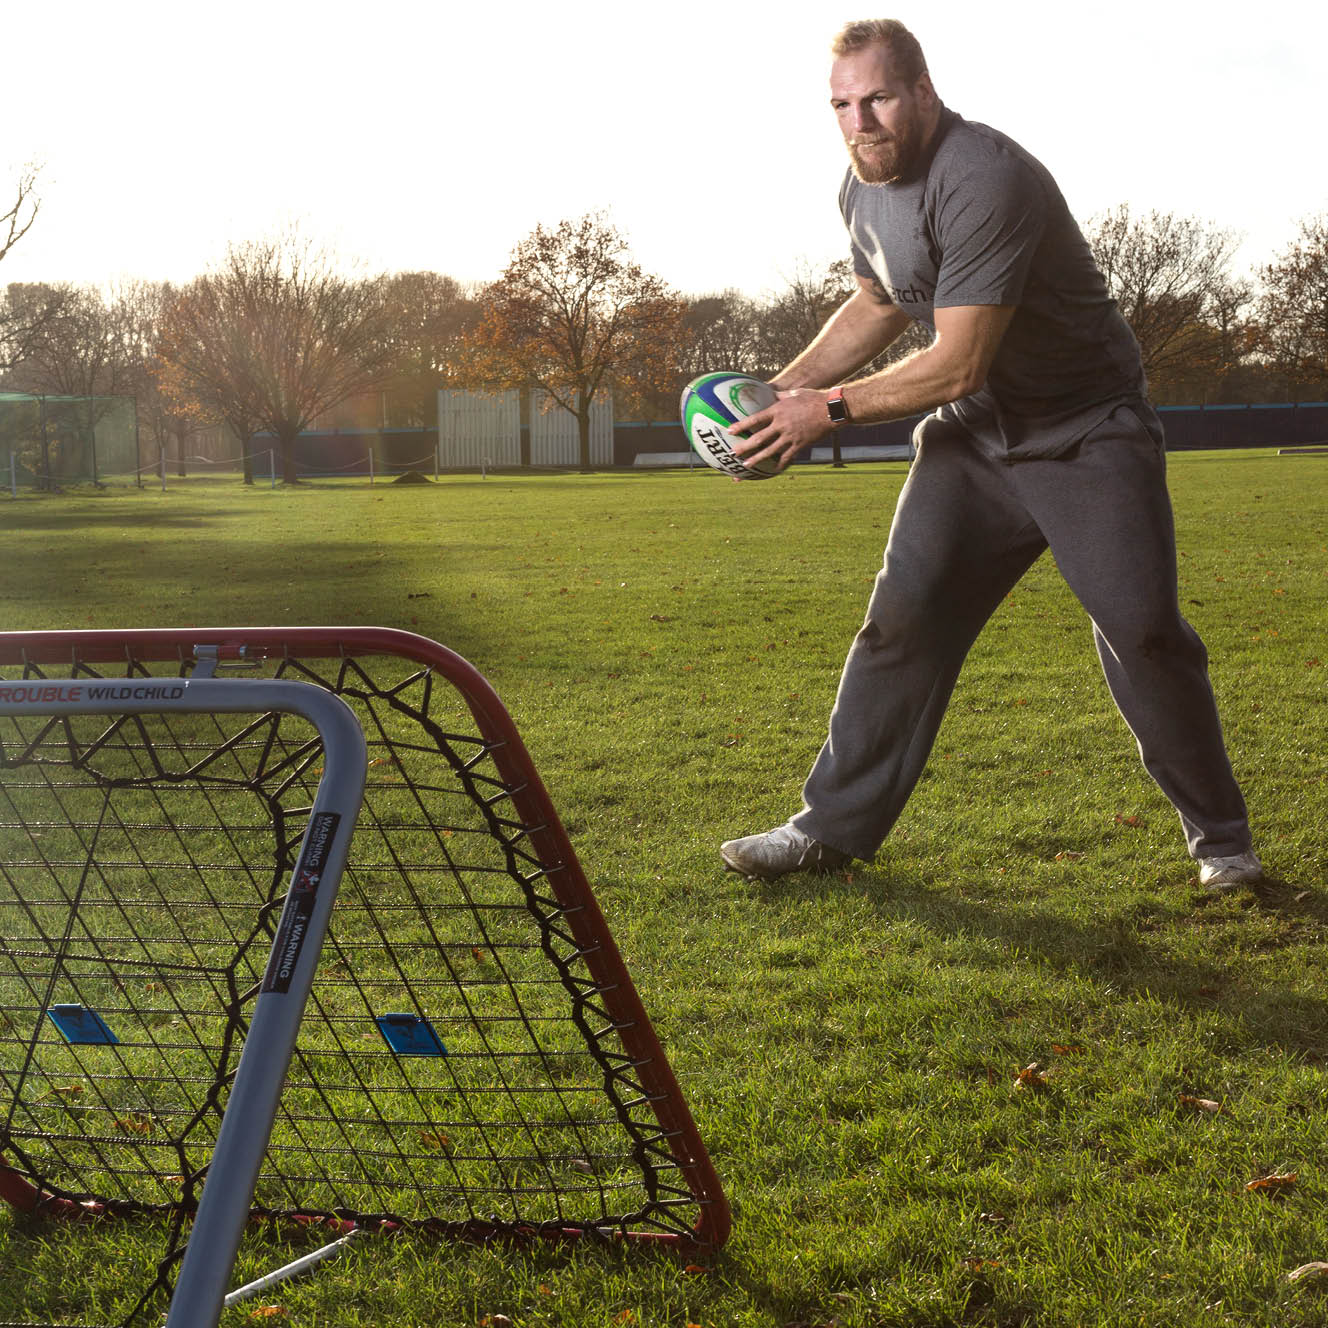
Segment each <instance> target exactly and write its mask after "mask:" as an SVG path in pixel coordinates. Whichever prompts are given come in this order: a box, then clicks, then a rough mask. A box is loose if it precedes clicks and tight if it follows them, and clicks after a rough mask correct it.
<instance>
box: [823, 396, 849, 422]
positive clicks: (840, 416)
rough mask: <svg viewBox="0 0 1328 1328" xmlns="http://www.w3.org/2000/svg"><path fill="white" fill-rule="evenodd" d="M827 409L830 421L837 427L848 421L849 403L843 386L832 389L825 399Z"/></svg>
mask: <svg viewBox="0 0 1328 1328" xmlns="http://www.w3.org/2000/svg"><path fill="white" fill-rule="evenodd" d="M825 409H826V413H827V414H828V415H829V416H830V423H831V424H832V425H833V426H834V427H835V428H836V429H837V428H839V426H840V425H841V424H847V423H848V405H847V404H846V403H845V401H844V389H843V388H842V387H834V388H831V389H830V395H829V396H828V397H826V399H825Z"/></svg>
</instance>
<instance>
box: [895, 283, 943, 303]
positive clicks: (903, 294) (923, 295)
mask: <svg viewBox="0 0 1328 1328" xmlns="http://www.w3.org/2000/svg"><path fill="white" fill-rule="evenodd" d="M886 289H887V290H888V291H889V292H890V298H891V299H892V300H893V301H894V302H895V303H896V304H930V303H931V302H932V300H933V299H934V298H935V296H936V287H935V286H933V287H932V288H931V289H930V290H928V289H927V288H926V287H918V286H908V287H903V286H887V287H886Z"/></svg>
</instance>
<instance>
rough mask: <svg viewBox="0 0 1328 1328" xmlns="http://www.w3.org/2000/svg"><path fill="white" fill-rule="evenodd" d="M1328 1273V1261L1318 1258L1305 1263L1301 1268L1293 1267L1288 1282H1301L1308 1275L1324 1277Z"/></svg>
mask: <svg viewBox="0 0 1328 1328" xmlns="http://www.w3.org/2000/svg"><path fill="white" fill-rule="evenodd" d="M1325 1273H1328V1263H1324V1262H1322V1261H1321V1260H1316V1261H1315V1262H1314V1263H1303V1264H1301V1265H1300V1267H1299V1268H1293V1269H1292V1270H1291V1271H1290V1272H1289V1273H1288V1274H1287V1281H1288V1282H1299V1281H1301V1280H1302V1279H1303V1278H1306V1277H1322V1276H1323V1275H1324V1274H1325Z"/></svg>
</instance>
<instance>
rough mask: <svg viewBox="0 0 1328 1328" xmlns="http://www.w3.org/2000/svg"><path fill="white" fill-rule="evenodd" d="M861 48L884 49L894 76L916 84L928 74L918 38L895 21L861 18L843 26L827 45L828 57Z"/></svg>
mask: <svg viewBox="0 0 1328 1328" xmlns="http://www.w3.org/2000/svg"><path fill="white" fill-rule="evenodd" d="M864 46H885V47H888V48H889V51H890V63H891V65H892V66H893V67H894V72H895V75H896V77H898V78H899V79H900V80H901V81H902V82H904V83H910V84H911V83H916V82H917V81H918V79H920V78H921V77H922V76H923V74H925V73H926V72H927V59H926V57H925V56H924V55H923V54H922V47H921V46H919V45H918V39H917V38H916V37H915V36H914V35H913V34H912V33H911V32H910V31H909V30H908V29H907V28H906V27H905V26H904V25H903V24H902V23H901V22H900V21H899V20H898V19H897V18H863V19H857V20H856V21H854V22H852V23H845V24H844V26H843V27H842V28H840V30H839V31H838V32H837V33H836V34H835V39H834V41H832V42H831V43H830V54H831V55H833V56H835V57H836V58H838V57H839V56H841V55H848V54H850V53H851V52H853V51H860V50H862V48H863V47H864Z"/></svg>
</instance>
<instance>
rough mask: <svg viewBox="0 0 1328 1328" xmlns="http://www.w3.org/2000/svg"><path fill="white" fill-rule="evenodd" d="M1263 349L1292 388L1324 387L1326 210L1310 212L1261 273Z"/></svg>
mask: <svg viewBox="0 0 1328 1328" xmlns="http://www.w3.org/2000/svg"><path fill="white" fill-rule="evenodd" d="M1259 277H1260V280H1261V283H1262V286H1263V294H1262V297H1261V299H1260V301H1259V323H1260V333H1261V349H1262V350H1263V351H1264V353H1265V354H1266V355H1267V356H1268V358H1269V359H1270V361H1271V362H1272V363H1273V365H1274V366H1275V367H1276V368H1277V369H1278V370H1280V372H1281V373H1283V374H1284V375H1285V376H1286V378H1287V381H1288V383H1289V384H1290V386H1291V387H1292V389H1293V391H1295V392H1296V393H1297V394H1299V393H1301V392H1305V391H1310V392H1314V393H1323V392H1325V391H1326V390H1328V214H1321V215H1319V216H1315V217H1308V218H1306V219H1305V220H1303V221H1302V222H1301V223H1300V231H1299V234H1298V235H1297V236H1296V238H1295V239H1294V240H1293V241H1292V242H1291V244H1289V245H1288V246H1287V247H1286V248H1285V249H1284V250H1283V251H1282V252H1281V253H1280V254H1279V255H1278V256H1277V257H1276V258H1275V259H1274V260H1273V261H1272V262H1271V263H1269V264H1267V265H1266V266H1265V267H1264V268H1263V269H1262V270H1261V271H1260V273H1259Z"/></svg>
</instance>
